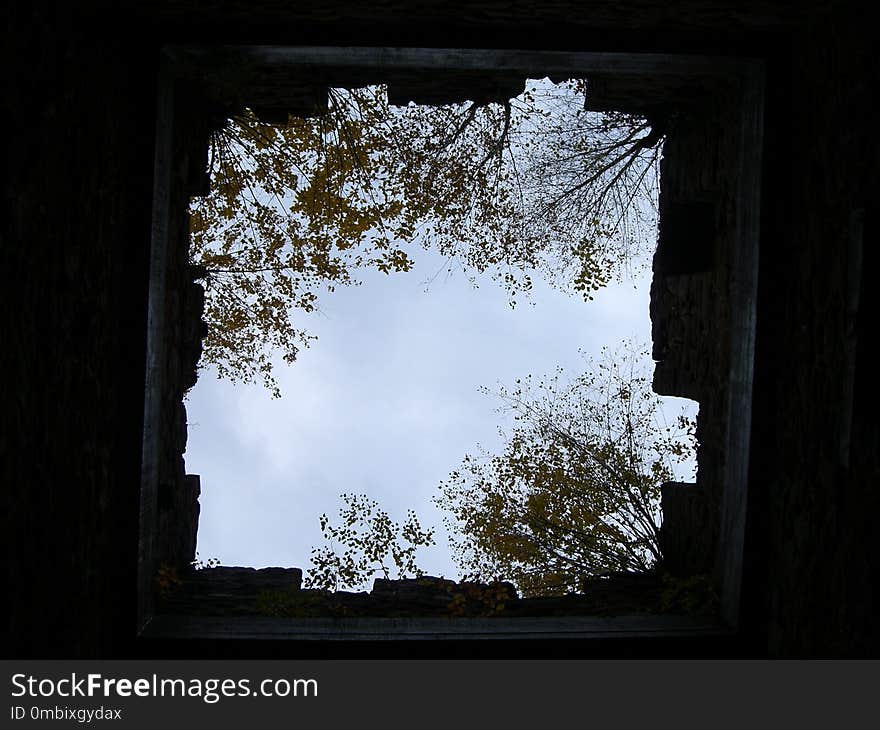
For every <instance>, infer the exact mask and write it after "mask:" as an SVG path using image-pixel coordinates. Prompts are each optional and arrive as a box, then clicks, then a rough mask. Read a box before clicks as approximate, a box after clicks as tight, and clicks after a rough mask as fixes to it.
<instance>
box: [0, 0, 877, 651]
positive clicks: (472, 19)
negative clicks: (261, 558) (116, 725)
mask: <svg viewBox="0 0 880 730" xmlns="http://www.w3.org/2000/svg"><path fill="white" fill-rule="evenodd" d="M114 5H115V4H114ZM787 5H788V4H787V3H772V2H764V3H729V4H728V3H723V2H720V1H719V2H712V3H696V2H672V3H670V2H657V1H656V0H641V1H635V0H630V1H628V2H581V3H574V2H563V1H562V0H558V1H557V2H541V3H525V2H513V3H495V2H491V1H490V0H478V1H477V2H471V3H465V4H458V3H450V2H447V3H427V2H408V3H403V2H401V3H396V2H391V3H381V4H376V5H375V6H374V5H372V4H363V3H353V2H345V1H344V0H338V1H337V2H335V3H333V2H323V3H311V4H309V3H289V4H288V3H276V2H272V3H270V2H266V3H262V2H248V3H223V2H219V1H218V2H214V3H194V2H193V3H190V2H170V1H168V2H135V3H131V4H127V6H126V7H127V8H128V9H127V10H126V11H125V12H126V15H125V16H121V15H119V13H120V11H119V10H117V9H115V8H114V6H111V4H110V3H77V4H73V7H71V8H67V9H64V10H59V9H56V8H55V7H54V5H52V4H48V3H46V4H43V3H18V4H16V5H14V6H13V7H12V8H11V9H10V10H8V11H7V12H8V14H9V20H8V23H7V37H6V38H5V40H4V53H5V54H6V57H5V59H4V61H5V63H4V70H5V73H6V75H7V84H6V93H5V94H4V96H3V103H4V104H5V105H6V107H7V108H6V109H5V112H6V113H5V117H6V119H7V121H8V122H9V123H10V124H11V125H12V131H11V132H10V133H8V134H7V136H6V137H5V141H6V154H7V160H8V162H7V176H6V181H5V186H4V215H3V229H2V231H3V240H2V257H3V264H2V271H3V273H4V275H5V276H4V287H3V292H4V297H5V302H4V306H3V307H2V314H0V317H2V321H3V329H2V332H3V339H4V341H3V348H2V360H3V365H4V371H5V372H7V373H9V375H8V376H7V378H8V379H7V381H6V383H5V387H4V389H3V392H2V395H0V398H2V400H3V414H4V415H3V422H2V426H0V428H2V432H0V433H2V439H0V450H2V451H0V463H2V465H3V466H2V469H3V476H2V484H3V489H4V495H5V500H6V510H5V513H6V514H7V519H8V523H9V524H8V526H7V530H6V535H7V538H8V541H9V549H8V556H9V560H8V565H9V571H10V572H9V574H8V582H7V585H8V586H10V590H9V591H8V598H7V602H8V605H9V611H10V615H11V620H10V624H9V629H10V637H9V640H8V641H7V642H6V643H5V644H4V646H6V647H8V648H7V649H6V651H7V653H8V654H9V655H10V656H17V657H25V656H43V657H46V656H56V657H74V656H104V657H111V656H125V655H130V654H132V653H134V652H136V651H137V650H138V649H137V647H136V644H135V642H134V626H135V605H136V604H135V596H134V592H135V576H136V563H137V524H138V489H139V480H140V449H141V427H142V418H143V386H144V361H145V322H146V292H147V281H148V266H147V264H148V248H149V235H150V203H151V197H152V161H153V134H154V125H155V99H156V77H157V48H158V46H159V45H160V44H161V43H162V42H165V41H176V42H182V41H186V42H205V41H211V40H215V41H220V40H222V41H224V42H241V43H244V42H251V43H254V42H275V43H309V44H321V43H327V44H344V43H350V44H351V43H362V44H372V45H382V44H388V45H434V46H451V47H455V46H475V47H479V46H481V45H486V44H487V43H489V42H490V41H489V40H488V39H492V40H491V43H493V44H495V45H497V46H499V47H545V48H572V49H585V50H602V49H615V50H639V49H641V50H655V51H685V50H686V51H691V52H729V53H738V54H758V55H763V56H766V57H767V58H768V59H769V63H770V77H769V97H768V98H769V114H768V118H767V131H768V140H769V141H768V146H767V149H766V150H765V156H766V158H767V170H766V178H765V186H764V209H763V213H764V229H763V234H762V235H763V238H762V259H761V274H760V293H759V309H758V344H757V351H758V365H757V368H756V387H757V397H756V407H755V413H754V438H753V443H752V449H753V461H752V469H751V484H750V513H749V522H748V525H747V570H746V574H745V584H744V594H743V595H744V605H745V607H746V613H745V618H746V620H745V622H744V631H745V633H744V634H743V637H742V638H743V641H749V642H751V645H752V646H753V647H754V650H755V651H756V652H758V653H764V652H772V653H778V654H805V653H806V654H829V653H830V654H833V653H850V654H851V653H860V652H862V653H864V652H873V653H876V651H877V643H876V642H877V639H876V637H874V638H873V639H870V640H869V637H868V633H869V630H870V629H869V621H868V617H869V616H870V615H871V609H872V608H873V604H872V601H873V593H872V588H873V585H875V584H876V578H877V558H876V557H875V555H876V550H874V548H873V545H872V540H871V538H872V536H873V531H872V529H871V518H872V516H873V515H874V514H876V507H877V483H878V479H877V476H878V463H877V453H878V448H877V445H878V436H877V425H876V420H875V414H876V408H874V405H876V403H877V397H876V395H873V388H874V384H873V383H872V382H871V379H870V376H869V374H870V372H872V368H871V363H870V361H869V360H868V358H867V354H866V350H865V342H866V340H867V339H868V338H869V337H870V335H871V334H872V332H871V326H872V323H873V321H876V320H875V319H874V315H875V314H876V311H877V304H876V302H877V298H876V295H875V294H874V291H873V290H874V289H875V288H876V287H872V286H871V283H872V282H871V280H872V278H873V274H874V272H876V271H877V258H876V256H877V254H876V245H874V246H872V242H873V243H876V241H875V239H876V222H875V217H876V216H875V215H874V214H875V213H876V203H873V202H872V201H874V200H876V192H877V191H876V183H875V182H874V181H875V180H876V179H877V163H878V161H877V156H876V155H877V149H878V145H877V144H876V142H875V141H874V135H875V134H876V130H877V129H878V128H880V127H878V124H877V122H878V120H877V119H872V118H869V117H867V111H866V110H867V106H868V105H867V101H868V100H867V98H866V97H867V96H868V92H869V90H870V89H871V88H872V87H873V86H874V85H875V84H876V71H877V69H876V60H875V59H874V58H873V57H872V55H871V53H870V41H871V38H870V36H869V28H870V26H869V25H868V24H866V23H863V22H861V19H860V18H859V17H858V16H857V15H856V14H855V12H856V11H854V10H846V9H834V7H835V6H833V4H832V10H831V11H828V12H826V11H822V12H819V11H818V10H810V9H804V8H801V9H798V10H796V11H789V10H787V9H786V7H787ZM104 6H106V7H107V8H108V9H106V10H103V9H102V8H103V7H104ZM195 8H197V10H196V9H195ZM859 206H862V207H864V208H865V209H866V210H867V211H868V212H867V217H866V224H865V238H864V251H865V255H864V267H863V269H862V270H861V272H855V273H850V272H851V270H852V269H853V264H852V262H853V260H854V259H853V256H852V255H851V254H848V253H847V252H848V251H850V250H851V249H852V247H851V246H850V245H849V243H848V242H849V240H850V238H851V236H850V220H851V214H852V211H853V209H854V208H857V207H859ZM853 277H855V279H857V280H859V281H860V282H861V283H862V298H861V311H860V312H859V314H858V315H857V317H856V318H855V322H856V323H857V327H858V328H859V329H858V331H859V334H860V335H861V339H859V340H858V341H857V344H856V346H855V350H854V351H855V355H854V356H851V355H848V354H847V353H851V352H852V351H853V347H852V346H851V343H852V338H849V339H848V338H847V334H846V333H847V331H848V326H849V325H848V322H849V319H847V318H848V317H849V318H850V319H852V317H851V316H850V315H848V314H847V311H846V310H847V306H848V305H847V302H848V301H849V299H848V296H847V294H846V292H847V291H848V290H849V289H848V288H849V287H850V284H849V283H848V282H849V281H850V280H852V279H853ZM851 361H852V362H854V363H855V371H854V373H855V374H854V381H853V382H854V383H855V386H854V388H855V391H854V392H855V397H854V398H850V401H851V402H852V403H853V408H852V409H851V410H850V409H848V408H846V407H845V404H846V403H847V402H849V401H847V396H846V393H844V392H843V391H844V390H845V388H843V386H842V383H843V382H844V381H845V378H843V377H842V373H844V372H846V371H847V367H848V365H847V363H848V362H851ZM847 423H849V428H848V429H847V428H846V424H847ZM847 430H848V431H849V432H850V433H851V440H850V446H849V449H848V453H849V459H848V461H847V460H843V459H842V458H841V453H842V451H841V438H840V435H841V433H846V432H847ZM845 461H846V462H847V463H844V462H845ZM870 641H873V642H874V643H870Z"/></svg>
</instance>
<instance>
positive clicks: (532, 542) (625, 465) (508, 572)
mask: <svg viewBox="0 0 880 730" xmlns="http://www.w3.org/2000/svg"><path fill="white" fill-rule="evenodd" d="M645 354H646V353H641V355H645ZM636 355H637V353H635V352H633V351H632V350H628V351H626V352H624V353H623V354H621V353H618V354H616V355H615V356H614V357H611V356H609V355H608V354H607V353H606V356H605V357H604V358H603V359H602V360H600V361H599V362H597V363H595V364H594V366H593V367H591V368H590V369H589V370H588V372H586V373H584V374H583V375H581V376H579V377H577V378H575V379H574V380H573V381H571V382H568V383H565V382H563V380H562V373H561V371H558V372H557V373H556V374H555V375H554V376H553V377H551V378H547V379H545V380H542V381H540V382H538V383H537V384H533V382H532V379H531V378H526V379H524V380H521V381H517V383H516V385H515V387H513V388H512V389H502V390H501V391H500V392H499V393H498V395H499V396H500V398H501V399H502V400H503V403H504V405H503V409H504V410H506V411H508V412H510V413H511V414H512V415H513V418H514V424H515V425H514V427H513V428H512V430H511V431H510V432H509V433H502V435H503V436H504V439H503V446H502V448H501V450H500V452H499V453H495V454H490V453H481V454H478V455H476V456H474V455H468V456H466V457H465V458H464V460H463V462H462V464H461V466H460V467H459V469H458V470H456V471H454V472H452V473H451V474H450V475H449V477H448V479H447V480H446V481H445V482H444V483H443V484H442V485H441V494H440V497H439V498H438V499H437V502H438V504H439V506H440V507H442V508H443V509H445V510H447V512H448V513H449V515H450V518H449V519H448V523H447V527H448V528H449V532H450V534H451V535H452V536H453V537H452V548H453V556H454V558H455V560H456V562H457V563H458V565H459V567H460V568H461V569H462V571H463V573H464V574H465V578H467V579H476V580H494V579H504V580H510V581H512V582H514V583H515V584H516V585H517V586H518V588H519V589H520V590H521V591H522V592H523V593H524V594H525V595H548V594H561V593H567V592H573V591H578V590H579V589H580V586H581V585H582V583H583V581H584V579H585V578H588V577H593V576H597V575H602V574H606V573H612V572H619V571H645V570H648V569H650V568H651V566H652V565H653V564H655V563H656V562H657V561H658V560H659V559H660V557H661V550H660V544H659V539H658V535H659V527H660V515H659V501H660V486H661V484H663V482H665V481H669V480H671V479H672V478H673V475H674V471H675V468H676V465H678V464H681V463H683V462H685V461H687V460H688V459H690V458H691V457H692V454H693V445H694V424H693V423H692V421H690V420H689V419H688V418H686V417H685V416H684V415H681V416H679V417H678V419H677V420H676V421H675V422H674V423H672V424H667V423H665V422H664V420H663V413H662V409H661V403H660V400H659V397H658V396H656V395H655V394H654V393H653V392H651V388H650V379H649V378H648V377H647V376H646V374H645V373H644V372H643V371H642V370H641V369H640V367H639V364H638V363H639V358H638V357H636Z"/></svg>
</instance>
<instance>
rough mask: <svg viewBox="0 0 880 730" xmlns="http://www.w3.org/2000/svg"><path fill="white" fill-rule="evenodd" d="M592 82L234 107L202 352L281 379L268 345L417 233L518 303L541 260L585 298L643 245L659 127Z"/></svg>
mask: <svg viewBox="0 0 880 730" xmlns="http://www.w3.org/2000/svg"><path fill="white" fill-rule="evenodd" d="M588 93H589V90H588V86H587V84H586V82H584V81H579V80H573V81H567V82H565V83H562V84H556V85H554V84H551V83H550V82H549V81H547V80H544V81H539V82H531V84H530V85H529V86H528V88H527V89H526V90H525V91H524V92H523V93H522V94H521V95H519V96H518V97H516V98H515V99H511V100H510V101H508V102H507V103H505V104H476V103H465V104H456V105H447V106H441V107H431V106H417V105H415V104H410V105H409V106H406V107H393V106H389V104H388V97H387V90H386V89H385V87H382V86H376V87H367V88H364V89H355V90H341V89H331V90H330V94H329V98H328V109H327V112H326V113H325V114H322V115H320V116H317V117H314V118H310V119H301V118H297V117H291V118H290V119H289V121H288V123H287V124H286V125H283V126H270V125H266V124H263V123H261V122H260V121H259V120H258V119H257V118H256V117H255V116H254V115H253V114H251V113H249V112H245V113H244V114H243V115H241V116H239V117H236V118H234V119H231V120H230V121H229V122H228V124H227V125H226V126H225V127H224V128H223V129H222V130H220V131H219V132H217V133H216V134H215V135H214V137H213V140H212V145H211V154H210V166H211V176H212V186H211V192H210V194H209V195H208V196H206V197H204V198H201V199H197V200H195V201H194V202H193V204H192V207H191V233H192V246H191V259H192V262H193V263H194V264H197V265H199V266H201V267H203V269H204V270H205V271H206V313H205V318H206V320H207V322H208V325H209V330H208V337H207V339H206V341H205V347H204V356H203V362H204V363H205V364H210V365H214V366H215V367H216V369H217V372H218V375H219V376H220V377H226V378H231V379H234V380H242V381H245V382H249V381H255V380H261V381H262V382H264V383H265V384H266V385H267V386H268V387H270V388H271V389H272V390H273V392H274V393H275V394H276V395H278V390H277V385H276V384H275V381H274V380H273V377H272V355H273V354H274V353H279V354H280V355H281V356H282V357H283V359H284V360H285V361H286V362H293V361H294V360H295V359H296V356H297V353H298V351H299V350H300V348H302V347H304V346H306V345H308V344H309V342H310V340H311V336H310V335H309V334H308V332H307V328H306V327H305V325H304V323H303V321H302V319H303V317H302V316H303V315H304V314H308V313H310V312H313V311H315V310H316V308H318V306H319V294H320V293H321V292H327V291H332V290H333V289H334V288H335V287H337V286H344V285H351V284H356V283H357V282H358V278H357V277H358V274H357V272H358V271H359V270H364V269H366V268H375V269H378V270H379V271H383V272H385V273H392V272H405V271H408V270H409V269H410V268H411V267H412V264H413V258H412V256H413V252H414V250H416V249H417V248H418V247H419V246H422V247H426V248H427V247H430V248H434V249H435V250H437V251H439V252H440V253H441V254H443V255H444V256H445V257H446V259H447V261H448V265H449V268H450V269H452V268H457V269H461V270H463V271H464V272H466V273H467V274H469V275H473V274H474V273H477V272H488V273H489V274H490V275H491V276H492V277H494V278H495V279H496V280H498V281H499V282H500V283H501V284H502V285H503V286H504V287H505V288H506V290H507V291H508V294H509V296H510V301H511V303H512V304H515V302H516V298H517V296H519V295H521V294H527V293H528V291H529V289H530V287H531V281H532V276H533V274H534V272H536V271H538V272H541V273H542V274H543V275H546V276H547V277H548V278H549V279H550V280H551V281H552V282H554V283H555V284H556V285H558V286H561V287H566V288H571V289H574V290H577V291H579V292H580V293H581V294H583V295H584V296H585V297H586V298H589V297H590V296H591V294H592V292H594V291H595V290H597V289H598V288H600V287H601V286H603V285H604V284H605V283H607V282H608V281H609V279H610V278H611V277H613V276H615V275H617V274H619V273H620V271H621V270H623V269H624V268H626V267H627V266H628V265H630V264H631V263H632V262H633V261H634V260H635V258H636V257H637V255H638V253H639V250H640V244H639V242H640V241H641V240H643V239H644V237H643V236H641V235H640V234H641V233H643V232H644V230H646V228H645V227H644V225H645V224H646V225H650V224H651V221H650V218H651V216H652V215H653V210H652V206H651V201H653V200H654V199H655V197H656V194H655V192H656V191H655V186H656V162H657V158H658V155H659V146H658V143H659V141H660V139H661V136H662V135H661V133H660V130H659V128H652V127H651V126H650V125H649V124H648V122H647V121H645V120H643V119H639V118H636V117H632V116H629V115H625V114H615V113H610V114H608V113H602V114H598V113H593V112H587V111H585V110H584V103H585V97H586V95H587V94H588ZM646 201H647V202H646Z"/></svg>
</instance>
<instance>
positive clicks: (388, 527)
mask: <svg viewBox="0 0 880 730" xmlns="http://www.w3.org/2000/svg"><path fill="white" fill-rule="evenodd" d="M341 499H342V500H343V502H345V507H344V508H342V509H341V510H340V514H339V517H340V520H341V524H340V525H339V526H338V527H336V526H333V525H331V524H330V520H329V518H328V517H327V515H326V514H323V515H321V518H320V524H321V533H322V535H323V536H324V539H325V540H326V541H327V543H328V544H326V545H324V546H322V547H320V548H312V557H311V562H312V567H311V568H310V569H309V571H308V572H307V574H306V587H307V588H321V589H324V590H343V589H351V588H358V587H366V585H367V584H368V583H369V581H370V580H371V579H372V578H373V577H374V576H376V575H380V574H381V576H382V577H383V578H391V577H392V575H394V577H395V578H398V579H399V578H409V577H418V576H420V575H422V573H423V572H422V571H421V570H420V569H419V568H418V566H417V565H416V555H415V554H416V550H417V549H418V548H420V547H428V546H430V545H433V544H434V530H433V528H432V529H428V530H425V529H423V528H422V526H421V524H420V523H419V520H418V518H417V517H416V515H415V512H413V511H412V510H410V511H409V512H407V515H406V520H404V522H403V524H402V525H401V524H398V523H396V522H393V521H392V520H391V518H390V517H389V515H388V513H387V512H386V511H385V510H383V509H381V508H380V507H379V503H378V502H376V501H375V500H374V499H370V498H369V497H368V496H367V495H365V494H361V495H358V494H343V495H341Z"/></svg>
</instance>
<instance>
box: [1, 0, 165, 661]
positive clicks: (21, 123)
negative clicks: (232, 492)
mask: <svg viewBox="0 0 880 730" xmlns="http://www.w3.org/2000/svg"><path fill="white" fill-rule="evenodd" d="M6 12H7V13H9V16H10V17H9V23H8V25H7V35H6V37H5V38H4V44H3V45H4V50H5V53H6V58H5V62H4V71H5V74H6V80H7V83H6V86H5V93H4V95H3V103H4V105H5V106H6V108H5V109H4V114H3V116H4V119H5V121H6V122H7V124H8V125H10V126H8V127H7V130H8V131H7V133H6V134H5V135H4V143H5V145H4V146H5V152H6V157H5V159H6V160H7V168H6V179H5V180H4V196H3V204H4V211H3V242H2V265H0V270H2V271H3V279H4V285H3V296H4V304H3V307H2V315H0V317H2V319H3V327H2V332H3V344H2V352H3V355H2V359H3V371H4V372H5V373H6V374H7V375H6V377H5V382H4V386H3V395H2V398H3V401H4V405H3V425H2V429H3V431H2V439H0V444H2V446H0V448H2V454H0V463H2V470H3V476H2V480H0V481H2V485H3V492H4V497H5V506H6V509H5V510H4V513H5V514H6V518H7V520H8V526H7V529H6V531H5V532H6V536H7V539H8V541H9V548H8V551H7V566H8V571H9V574H8V579H7V586H8V590H7V595H8V597H9V598H8V600H7V606H8V608H9V612H10V624H9V629H10V637H9V640H8V642H4V644H3V646H4V651H5V652H6V653H7V654H8V655H10V656H42V657H47V656H49V657H52V656H55V657H72V656H108V655H114V654H118V653H119V652H120V651H122V650H123V647H124V646H125V642H124V640H123V637H125V636H127V635H129V634H130V630H131V629H132V628H133V615H132V613H131V606H132V605H133V604H132V601H133V600H134V582H133V578H134V575H135V572H136V564H137V541H136V540H134V539H132V537H133V536H134V535H135V534H136V531H137V515H138V493H139V483H140V440H141V435H140V434H141V424H142V414H143V386H142V383H143V376H144V362H145V351H144V322H145V317H146V292H147V253H148V244H149V235H150V201H151V191H152V160H153V127H154V119H155V98H156V93H155V88H156V86H155V72H156V69H155V54H153V53H151V51H150V49H149V48H147V47H144V46H139V42H138V40H137V39H133V38H130V37H123V36H121V35H120V34H119V33H115V34H103V33H96V32H94V28H93V27H92V26H91V25H90V24H89V23H88V22H83V21H82V19H81V18H78V17H75V16H74V14H73V13H72V12H71V11H70V9H60V8H54V7H50V6H43V5H41V4H39V3H35V4H31V3H15V4H14V5H12V6H11V7H10V8H8V9H7V11H6Z"/></svg>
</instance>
